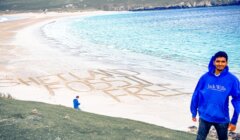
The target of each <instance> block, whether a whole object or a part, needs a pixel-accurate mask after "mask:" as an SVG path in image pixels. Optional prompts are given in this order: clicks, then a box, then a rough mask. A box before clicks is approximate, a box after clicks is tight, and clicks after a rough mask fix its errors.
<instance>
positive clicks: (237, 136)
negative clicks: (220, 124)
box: [188, 126, 240, 140]
mask: <svg viewBox="0 0 240 140" xmlns="http://www.w3.org/2000/svg"><path fill="white" fill-rule="evenodd" d="M188 129H189V132H190V133H193V134H197V131H198V128H197V127H196V126H189V127H188ZM208 138H209V139H214V140H217V139H218V137H217V132H216V129H215V128H214V127H212V128H211V129H210V131H209V133H208ZM228 139H229V140H240V133H235V132H232V131H229V133H228Z"/></svg>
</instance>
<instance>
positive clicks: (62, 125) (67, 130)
mask: <svg viewBox="0 0 240 140" xmlns="http://www.w3.org/2000/svg"><path fill="white" fill-rule="evenodd" d="M75 139H78V140H193V139H195V135H193V134H189V133H185V132H180V131H174V130H170V129H166V128H163V127H159V126H155V125H150V124H147V123H142V122H138V121H131V120H127V119H121V118H113V117H107V116H101V115H96V114H92V113H87V112H83V111H75V110H73V109H71V108H66V107H63V106H58V105H48V104H44V103H38V102H26V101H18V100H12V99H5V98H0V140H75Z"/></svg>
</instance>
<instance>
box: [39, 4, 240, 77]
mask: <svg viewBox="0 0 240 140" xmlns="http://www.w3.org/2000/svg"><path fill="white" fill-rule="evenodd" d="M42 32H43V34H44V36H45V37H46V38H48V40H49V41H52V43H55V45H54V46H55V47H57V48H59V49H61V50H63V51H65V52H68V53H70V54H72V55H76V56H80V57H84V58H86V59H88V60H91V61H96V62H99V63H106V64H111V65H113V66H119V67H121V68H128V69H134V70H139V71H145V72H146V73H151V74H155V75H156V76H162V77H164V76H165V79H170V80H172V81H174V80H176V79H178V80H179V81H182V80H183V79H184V77H185V79H184V80H189V81H192V80H194V81H196V80H197V79H198V78H199V76H200V75H201V74H203V72H205V71H207V65H208V62H209V60H210V58H211V56H212V55H213V54H214V53H215V52H217V51H220V50H222V51H226V52H227V53H228V55H229V67H230V71H231V72H233V73H234V74H236V75H237V77H238V78H240V6H224V7H207V8H190V9H172V10H160V11H143V12H123V13H119V14H107V15H98V16H88V17H74V18H68V19H63V20H58V21H55V22H52V23H49V24H47V25H45V26H43V27H42ZM186 77H187V78H186ZM191 79H192V80H191Z"/></svg>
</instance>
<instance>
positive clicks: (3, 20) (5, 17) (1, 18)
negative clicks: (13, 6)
mask: <svg viewBox="0 0 240 140" xmlns="http://www.w3.org/2000/svg"><path fill="white" fill-rule="evenodd" d="M18 19H23V17H21V18H20V17H17V16H0V22H7V21H12V20H18Z"/></svg>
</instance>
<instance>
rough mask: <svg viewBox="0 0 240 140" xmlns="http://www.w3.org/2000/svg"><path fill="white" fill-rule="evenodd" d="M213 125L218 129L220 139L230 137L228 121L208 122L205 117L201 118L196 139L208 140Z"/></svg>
mask: <svg viewBox="0 0 240 140" xmlns="http://www.w3.org/2000/svg"><path fill="white" fill-rule="evenodd" d="M212 125H213V126H214V127H215V129H216V131H217V135H218V139H219V140H227V139H228V123H212V122H208V121H205V120H203V119H200V120H199V127H198V134H197V139H196V140H206V137H207V135H208V133H209V130H210V128H211V126H212Z"/></svg>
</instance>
